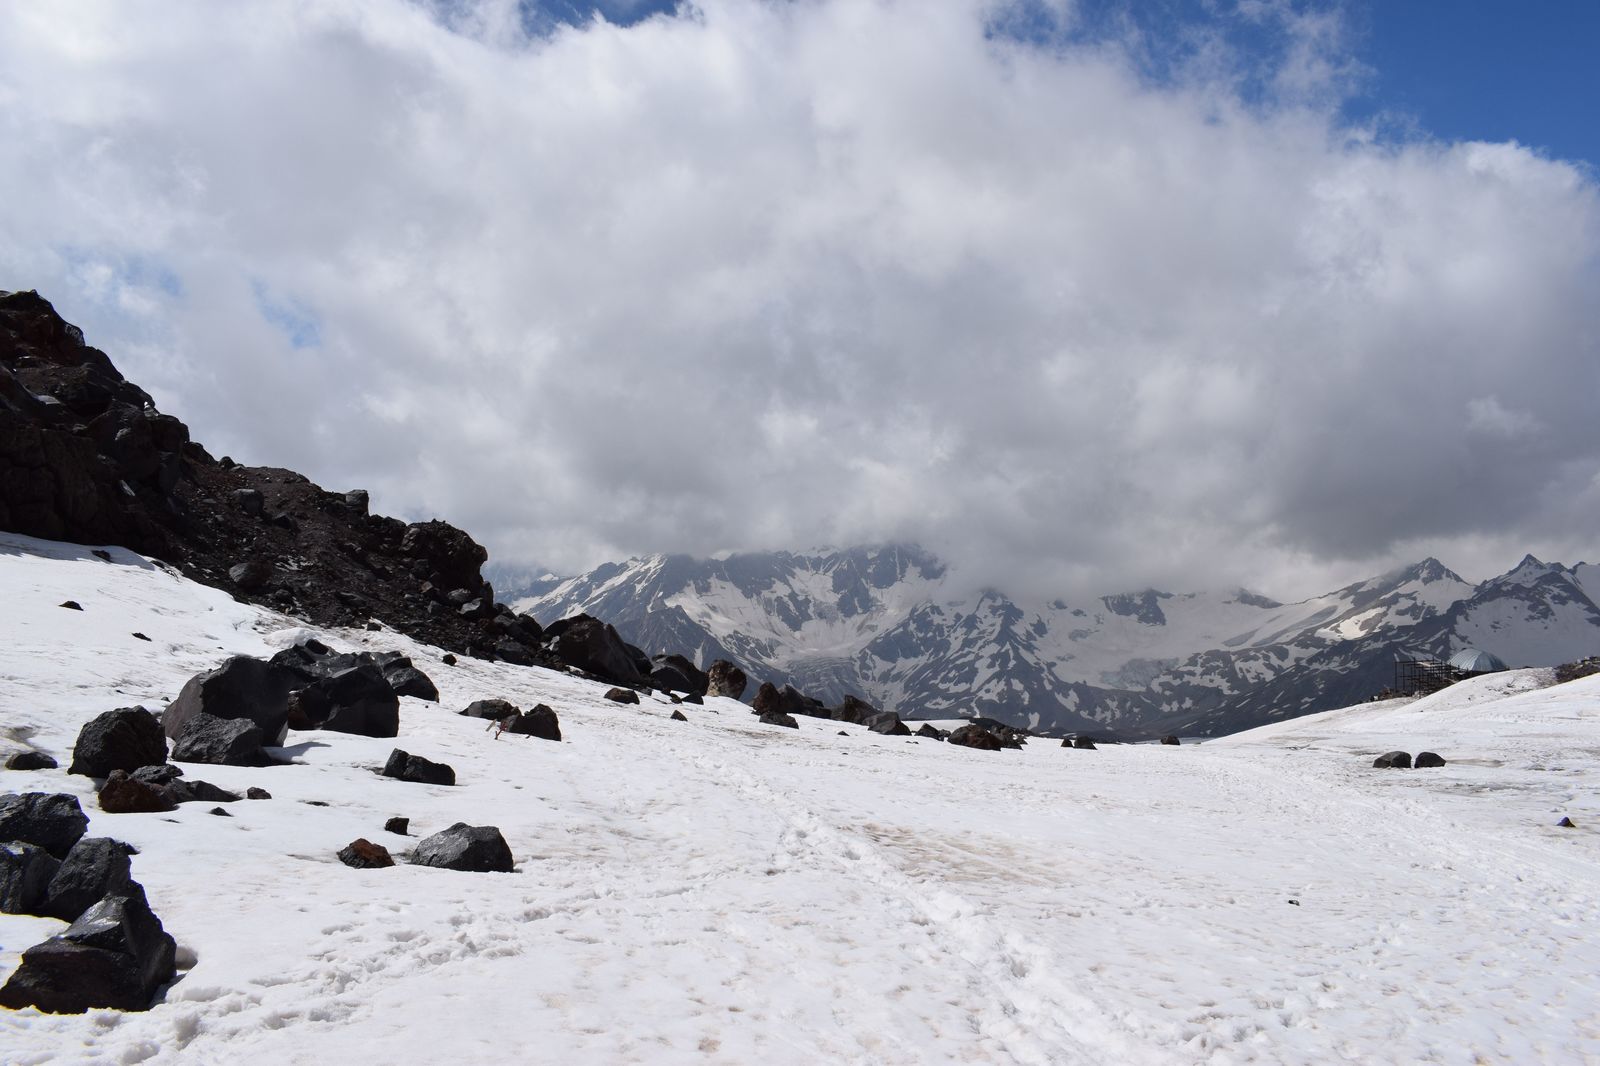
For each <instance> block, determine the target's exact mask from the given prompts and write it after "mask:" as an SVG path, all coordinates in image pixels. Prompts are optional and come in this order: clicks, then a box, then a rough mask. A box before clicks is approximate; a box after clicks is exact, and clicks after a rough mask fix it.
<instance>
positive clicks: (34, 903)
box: [0, 840, 70, 914]
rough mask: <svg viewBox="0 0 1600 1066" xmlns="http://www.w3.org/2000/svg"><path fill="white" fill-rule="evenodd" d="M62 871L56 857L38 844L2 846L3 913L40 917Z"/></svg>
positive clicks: (0, 898)
mask: <svg viewBox="0 0 1600 1066" xmlns="http://www.w3.org/2000/svg"><path fill="white" fill-rule="evenodd" d="M68 854H70V852H69V853H68ZM60 868H61V863H60V862H59V861H57V860H56V858H55V856H53V855H51V854H50V853H49V852H48V851H46V850H44V849H43V848H41V847H39V846H38V845H37V844H24V843H22V842H21V841H18V840H13V841H9V842H7V843H3V844H0V912H3V913H5V914H38V913H39V910H40V908H41V907H43V905H44V901H45V897H46V896H47V895H48V894H49V891H50V879H51V878H52V877H54V876H55V875H56V871H57V870H58V869H60Z"/></svg>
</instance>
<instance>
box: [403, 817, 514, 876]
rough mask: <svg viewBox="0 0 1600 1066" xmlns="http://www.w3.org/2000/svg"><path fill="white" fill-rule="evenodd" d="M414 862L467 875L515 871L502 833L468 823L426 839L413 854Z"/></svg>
mask: <svg viewBox="0 0 1600 1066" xmlns="http://www.w3.org/2000/svg"><path fill="white" fill-rule="evenodd" d="M411 861H412V862H413V863H414V864H416V865H417V866H433V867H437V868H439V869H442V870H463V871H466V872H468V873H510V872H511V868H512V861H511V848H510V847H509V846H508V845H507V844H506V838H505V837H503V836H501V835H500V830H498V829H496V828H495V827H494V826H492V825H468V824H467V823H465V822H457V823H456V824H455V825H453V826H451V827H450V828H449V829H446V830H443V831H442V832H438V833H435V834H433V835H432V836H431V837H426V838H424V839H423V840H422V841H421V842H420V843H418V844H417V848H416V850H415V851H413V852H412V853H411Z"/></svg>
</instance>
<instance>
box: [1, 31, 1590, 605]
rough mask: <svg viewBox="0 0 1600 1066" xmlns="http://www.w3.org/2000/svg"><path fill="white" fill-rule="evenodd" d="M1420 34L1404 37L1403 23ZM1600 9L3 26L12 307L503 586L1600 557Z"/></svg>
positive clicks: (211, 436) (1203, 577)
mask: <svg viewBox="0 0 1600 1066" xmlns="http://www.w3.org/2000/svg"><path fill="white" fill-rule="evenodd" d="M1397 9H1403V10H1397ZM1597 28H1600V14H1597V8H1596V6H1595V5H1591V4H1587V3H1577V2H1573V3H1558V2H1554V0H1544V2H1538V3H1519V4H1514V5H1513V4H1509V3H1508V4H1488V3H1481V4H1442V3H1441V4H1423V3H1417V4H1404V5H1391V4H1382V5H1380V4H1375V3H1350V4H1337V3H1295V2H1291V0H1155V2H1151V3H1143V4H1138V5H1132V6H1126V5H1122V4H1120V3H1117V2H1115V0H1085V2H1084V3H1081V4H1076V3H1071V2H1068V0H1048V2H1047V0H1030V2H1013V0H941V2H939V3H928V2H927V0H921V2H917V3H912V2H909V0H703V2H701V3H699V4H698V5H681V6H676V7H664V6H663V5H660V4H654V5H652V4H650V3H648V2H629V0H607V2H606V3H604V4H602V5H601V6H600V7H599V8H594V7H592V6H587V5H583V6H580V5H576V4H571V3H565V2H563V3H559V4H557V3H550V4H546V5H543V6H538V5H530V4H527V3H522V4H518V3H516V2H514V0H483V2H474V0H429V2H413V0H359V2H358V0H301V2H298V3H285V2H275V3H267V2H256V0H240V2H237V3H231V4H227V5H217V4H211V3H203V2H198V0H195V2H188V0H176V2H175V0H162V2H160V3H156V2H154V0H100V2H91V0H70V2H62V3H54V4H48V5H23V4H18V5H5V6H4V7H0V136H3V137H4V142H5V144H6V145H7V151H6V152H4V153H0V288H3V289H27V288H33V289H38V290H39V291H40V292H41V293H43V294H44V295H45V296H46V297H47V298H49V299H51V300H52V301H53V302H54V303H55V304H56V306H57V308H58V309H59V310H60V311H61V312H62V314H63V315H64V316H65V317H66V318H67V319H68V320H69V321H73V322H76V323H77V324H79V325H80V326H82V327H83V329H84V331H85V333H86V335H87V336H88V339H89V341H90V343H92V344H95V345H96V346H98V347H100V348H102V349H104V350H105V351H106V352H108V353H109V354H110V355H111V356H112V358H113V360H114V361H115V362H116V363H117V365H118V366H119V367H120V368H121V369H122V370H123V372H124V373H125V374H126V375H127V376H128V377H129V378H130V379H132V380H134V381H136V382H138V383H139V384H141V385H142V386H144V387H145V388H146V389H147V390H149V391H150V392H151V393H152V394H153V395H154V396H155V398H156V401H157V403H158V405H159V406H160V407H161V408H162V409H163V410H165V411H167V412H169V413H173V414H176V415H178V416H179V417H181V418H183V419H184V420H185V421H186V422H188V424H189V425H190V427H191V429H192V430H193V432H194V435H195V436H196V438H197V439H199V440H201V441H203V442H205V443H206V444H207V445H208V446H209V447H210V448H211V450H212V451H213V453H214V454H218V455H221V454H230V455H232V456H233V457H234V458H236V459H239V460H240V461H243V462H247V463H254V464H262V465H276V466H287V467H291V468H294V469H298V470H301V471H302V472H304V473H306V474H308V475H309V476H311V477H312V478H313V479H314V480H316V481H318V482H319V483H321V484H324V485H325V486H327V487H330V488H335V489H345V488H351V487H364V488H367V489H369V490H370V491H371V492H372V495H373V504H374V508H375V509H377V510H379V511H382V512H385V513H390V514H395V515H399V516H401V517H404V518H408V519H418V518H427V517H434V516H439V517H444V518H447V519H448V520H450V521H452V522H455V523H456V524H458V525H461V526H463V527H464V528H466V529H467V530H469V531H470V532H471V533H472V534H473V535H474V536H475V537H476V538H477V539H478V540H480V541H481V542H483V543H484V544H485V545H486V546H487V547H488V548H489V549H490V552H491V556H492V559H493V560H494V561H496V562H497V563H500V564H502V565H507V566H519V565H527V566H533V565H538V566H540V567H549V568H551V569H554V570H556V571H557V572H561V573H573V572H577V571H579V570H581V569H584V568H587V567H589V566H592V565H595V564H597V563H599V562H601V561H604V560H608V559H615V558H622V557H626V556H629V555H634V554H642V553H648V552H654V551H686V552H692V553H696V554H710V553H713V552H718V551H727V550H746V549H770V548H803V547H807V546H811V545H817V544H854V543H870V542H883V541H897V540H912V541H917V542H920V543H922V544H923V545H925V546H926V547H928V548H929V549H931V550H934V551H936V552H938V553H940V554H941V555H942V556H944V557H945V558H946V559H947V560H948V561H949V562H950V563H951V564H952V567H953V568H955V569H956V570H958V571H960V572H962V573H965V574H967V575H969V576H970V577H971V579H972V580H974V581H980V582H984V583H991V584H994V585H996V586H998V587H1001V588H1003V589H1006V590H1008V591H1011V592H1013V593H1014V594H1019V595H1020V594H1024V593H1027V592H1030V591H1041V590H1047V591H1050V592H1051V593H1056V592H1060V593H1063V594H1069V593H1073V592H1087V593H1091V594H1095V595H1098V594H1101V593H1106V592H1111V591H1117V590H1121V589H1132V588H1142V587H1145V586H1147V585H1154V586H1156V587H1160V588H1167V589H1178V590H1183V589H1197V588H1207V587H1210V588H1217V587H1229V586H1232V585H1235V584H1245V585H1247V586H1249V587H1251V588H1253V589H1256V590H1259V591H1262V592H1265V593H1268V594H1270V595H1274V596H1277V597H1279V598H1291V597H1296V596H1301V595H1309V594H1313V593H1315V592H1319V591H1324V590H1326V589H1329V588H1332V587H1334V586H1335V585H1337V584H1341V583H1343V582H1345V581H1349V580H1355V579H1359V578H1361V577H1365V576H1370V575H1371V574H1374V573H1377V572H1379V571H1381V570H1383V569H1386V568H1388V567H1390V566H1394V565H1399V564H1403V563H1407V562H1411V561H1415V560H1416V559H1420V558H1422V557H1423V556H1425V555H1434V556H1437V557H1438V558H1440V559H1442V560H1443V561H1444V562H1446V563H1447V564H1448V565H1450V566H1452V567H1453V568H1455V569H1456V570H1458V571H1459V572H1461V573H1462V574H1463V575H1464V576H1467V577H1469V578H1481V577H1485V576H1488V575H1490V574H1491V573H1496V572H1499V571H1503V570H1505V569H1508V568H1509V567H1511V566H1512V565H1514V564H1515V563H1516V562H1517V560H1518V559H1520V558H1521V556H1522V555H1523V554H1524V553H1525V552H1533V553H1535V554H1537V555H1539V556H1540V557H1541V558H1545V559H1557V560H1561V561H1565V562H1568V563H1574V562H1577V561H1579V560H1580V559H1584V558H1588V559H1595V558H1600V543H1597V540H1600V534H1597V533H1596V532H1595V531H1596V530H1600V433H1597V432H1596V431H1595V429H1594V417H1593V410H1592V407H1593V401H1594V397H1595V396H1596V395H1600V300H1597V299H1595V293H1596V292H1597V282H1600V187H1597V179H1596V170H1595V162H1596V158H1597V155H1600V146H1597V145H1596V143H1595V138H1596V136H1597V134H1596V130H1595V127H1594V123H1593V122H1592V118H1591V117H1590V113H1591V112H1592V102H1593V101H1594V100H1595V99H1596V98H1597V92H1596V90H1597V89H1600V84H1597V82H1600V75H1597V74H1596V72H1595V65H1594V64H1592V63H1590V62H1588V57H1589V56H1591V55H1592V54H1593V50H1594V45H1595V44H1596V43H1597Z"/></svg>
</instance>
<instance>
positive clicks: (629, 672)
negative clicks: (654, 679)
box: [544, 614, 649, 685]
mask: <svg viewBox="0 0 1600 1066" xmlns="http://www.w3.org/2000/svg"><path fill="white" fill-rule="evenodd" d="M544 641H545V648H546V650H547V651H549V652H550V654H552V655H554V656H555V657H556V658H557V659H559V660H561V662H563V663H565V664H566V665H567V666H571V667H575V668H577V669H579V670H582V671H583V672H584V673H586V674H590V675H592V676H594V677H597V678H599V679H600V680H602V681H609V682H611V683H612V684H614V685H643V684H646V683H647V680H646V678H645V676H644V675H645V674H646V673H648V667H649V660H648V659H645V660H644V665H645V667H646V669H645V670H641V669H640V662H639V657H640V656H642V655H643V653H642V652H639V651H638V649H637V648H634V647H632V646H631V645H629V644H628V643H627V642H626V641H624V640H623V639H622V637H621V636H620V635H619V634H618V633H617V630H616V628H615V627H614V626H611V625H608V624H607V623H605V622H602V621H600V619H598V618H594V617H592V616H590V615H586V614H578V615H573V616H572V617H570V618H563V619H561V620H560V621H558V622H552V623H550V625H548V626H546V627H545V631H544Z"/></svg>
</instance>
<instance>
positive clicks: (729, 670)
mask: <svg viewBox="0 0 1600 1066" xmlns="http://www.w3.org/2000/svg"><path fill="white" fill-rule="evenodd" d="M747 684H749V679H748V678H747V677H745V673H744V671H743V670H741V669H739V668H738V667H737V666H735V665H733V664H732V663H730V662H729V661H728V660H726V659H718V660H717V661H716V662H714V663H712V664H711V665H710V667H708V668H707V669H706V692H705V694H706V695H707V696H727V697H729V698H731V699H740V698H742V697H743V696H744V689H745V686H746V685H747Z"/></svg>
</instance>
